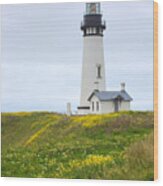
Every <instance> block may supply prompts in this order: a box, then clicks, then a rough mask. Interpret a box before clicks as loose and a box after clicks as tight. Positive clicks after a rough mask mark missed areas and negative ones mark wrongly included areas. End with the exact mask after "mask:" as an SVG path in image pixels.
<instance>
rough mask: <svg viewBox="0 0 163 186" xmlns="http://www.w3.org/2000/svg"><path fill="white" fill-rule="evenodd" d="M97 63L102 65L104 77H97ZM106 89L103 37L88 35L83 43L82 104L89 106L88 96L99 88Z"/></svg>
mask: <svg viewBox="0 0 163 186" xmlns="http://www.w3.org/2000/svg"><path fill="white" fill-rule="evenodd" d="M97 65H101V75H102V78H97ZM97 81H98V82H99V83H98V89H99V90H101V91H102V90H105V67H104V50H103V37H101V36H86V37H84V45H83V66H82V82H81V97H80V106H89V105H90V103H89V102H88V97H89V96H90V95H91V93H92V92H93V91H94V89H96V88H97V85H96V84H95V82H97Z"/></svg>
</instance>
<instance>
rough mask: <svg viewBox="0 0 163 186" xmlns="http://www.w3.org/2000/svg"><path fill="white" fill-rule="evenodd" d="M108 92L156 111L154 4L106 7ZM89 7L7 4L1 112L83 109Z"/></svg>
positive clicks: (4, 7) (108, 4)
mask: <svg viewBox="0 0 163 186" xmlns="http://www.w3.org/2000/svg"><path fill="white" fill-rule="evenodd" d="M101 8H102V12H103V19H104V20H105V21H106V25H107V29H106V31H105V33H104V38H103V39H104V54H105V66H106V69H105V70H106V81H107V89H108V90H119V89H120V85H119V84H120V82H122V81H123V82H126V89H127V91H128V93H129V94H130V95H131V96H132V98H133V102H132V106H131V108H132V109H133V110H153V1H147V2H143V1H137V2H136V1H135V2H102V3H101ZM84 11H85V4H84V3H60V4H56V3H54V4H17V5H2V60H1V61H2V65H1V66H2V91H1V93H2V96H1V97H2V111H30V110H49V111H59V112H65V111H66V103H67V102H71V103H72V107H73V110H75V109H76V107H77V106H78V105H79V99H80V84H81V66H82V50H83V49H82V47H83V37H82V32H81V31H80V23H81V21H82V19H83V13H84Z"/></svg>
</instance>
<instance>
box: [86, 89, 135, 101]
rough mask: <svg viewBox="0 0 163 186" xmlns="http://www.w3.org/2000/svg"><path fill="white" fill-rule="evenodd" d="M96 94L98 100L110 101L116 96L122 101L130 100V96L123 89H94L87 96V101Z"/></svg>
mask: <svg viewBox="0 0 163 186" xmlns="http://www.w3.org/2000/svg"><path fill="white" fill-rule="evenodd" d="M94 95H95V96H96V97H97V98H98V99H99V100H100V101H110V100H115V99H116V98H121V99H122V100H124V101H132V98H131V97H130V96H129V94H128V93H127V92H126V91H125V90H123V91H97V90H95V91H94V92H93V93H92V94H91V95H90V96H89V98H88V101H90V100H91V98H92V97H93V96H94Z"/></svg>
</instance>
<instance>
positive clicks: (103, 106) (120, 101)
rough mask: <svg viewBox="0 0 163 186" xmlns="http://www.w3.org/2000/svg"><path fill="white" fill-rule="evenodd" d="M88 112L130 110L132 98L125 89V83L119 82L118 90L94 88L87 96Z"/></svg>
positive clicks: (101, 112)
mask: <svg viewBox="0 0 163 186" xmlns="http://www.w3.org/2000/svg"><path fill="white" fill-rule="evenodd" d="M88 101H89V102H90V114H104V113H111V112H118V111H125V110H130V102H131V101H132V98H131V97H130V96H129V94H128V93H127V92H126V91H125V84H124V83H122V84H121V90H120V91H99V90H95V91H94V92H92V94H91V95H90V97H89V98H88Z"/></svg>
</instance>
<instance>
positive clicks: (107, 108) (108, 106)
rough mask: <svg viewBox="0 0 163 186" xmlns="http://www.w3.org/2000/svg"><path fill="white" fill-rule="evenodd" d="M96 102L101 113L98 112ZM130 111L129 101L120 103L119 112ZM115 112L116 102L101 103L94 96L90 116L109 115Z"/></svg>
mask: <svg viewBox="0 0 163 186" xmlns="http://www.w3.org/2000/svg"><path fill="white" fill-rule="evenodd" d="M92 102H94V111H92ZM96 102H99V111H97V110H96ZM125 110H126V111H127V110H130V102H129V101H121V102H119V111H125ZM114 111H115V106H114V101H102V102H101V101H99V99H98V98H97V97H96V96H93V97H92V99H91V102H90V114H107V113H112V112H114Z"/></svg>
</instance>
